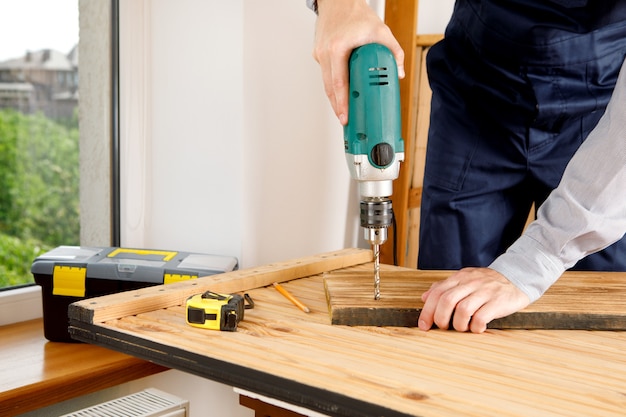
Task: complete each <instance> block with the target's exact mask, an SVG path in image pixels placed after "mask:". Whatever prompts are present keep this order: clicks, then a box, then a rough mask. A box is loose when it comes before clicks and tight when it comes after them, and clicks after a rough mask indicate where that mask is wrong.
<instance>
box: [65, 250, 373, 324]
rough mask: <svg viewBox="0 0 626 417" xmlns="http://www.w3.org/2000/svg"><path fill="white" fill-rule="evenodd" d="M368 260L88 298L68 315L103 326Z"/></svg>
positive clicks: (250, 271)
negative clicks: (209, 295) (200, 297)
mask: <svg viewBox="0 0 626 417" xmlns="http://www.w3.org/2000/svg"><path fill="white" fill-rule="evenodd" d="M371 260H372V252H371V251H370V250H365V249H356V248H353V249H343V250H340V251H335V252H329V253H325V254H320V255H314V256H308V257H304V258H299V259H294V260H291V261H286V262H278V263H273V264H269V265H264V266H259V267H254V268H246V269H241V270H237V271H232V272H227V273H224V274H218V275H211V276H207V277H202V278H198V279H195V280H189V281H183V282H177V283H174V284H168V285H158V286H154V287H148V288H142V289H139V290H134V291H127V292H123V293H119V294H113V295H107V296H103V297H95V298H89V299H85V300H82V301H79V302H76V303H74V304H71V305H70V307H69V312H68V315H69V318H70V319H71V320H78V321H83V322H86V323H96V322H103V321H107V320H113V319H117V318H120V317H124V316H127V315H129V314H139V313H143V312H147V311H152V310H157V309H160V308H167V307H172V306H176V305H180V304H182V303H183V302H184V300H185V299H186V298H187V297H189V296H191V295H194V294H199V293H202V292H205V291H208V290H211V291H215V292H223V293H235V292H240V291H247V290H249V289H252V288H258V287H264V286H266V285H271V284H272V283H273V282H284V281H289V280H292V279H296V278H302V277H308V276H311V275H316V274H320V273H322V272H327V271H332V270H335V269H340V268H346V267H349V266H353V265H358V264H362V263H365V262H370V261H371Z"/></svg>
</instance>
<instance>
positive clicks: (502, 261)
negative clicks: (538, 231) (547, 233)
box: [489, 235, 565, 303]
mask: <svg viewBox="0 0 626 417" xmlns="http://www.w3.org/2000/svg"><path fill="white" fill-rule="evenodd" d="M489 268H491V269H493V270H495V271H497V272H499V273H501V274H502V275H504V276H505V277H506V278H507V279H508V280H509V281H511V283H513V285H515V286H516V287H517V288H519V289H520V290H521V291H523V292H524V293H525V294H526V295H527V296H528V298H529V299H530V301H531V303H532V302H535V301H537V300H538V299H539V297H541V296H542V295H543V293H544V292H546V290H547V289H548V288H550V286H551V285H552V284H554V283H555V282H556V280H557V279H559V277H560V276H561V275H562V274H563V272H565V267H564V266H563V263H562V262H561V261H560V260H559V259H558V258H555V257H553V256H551V255H549V254H548V253H547V251H545V249H544V248H543V247H542V246H541V244H540V243H539V242H537V241H536V240H534V239H532V238H531V237H529V236H527V235H522V236H521V237H520V238H519V239H517V241H515V243H514V244H513V245H511V247H509V249H508V250H507V251H506V252H505V253H503V254H502V255H500V256H499V257H498V258H496V260H495V261H493V262H492V263H491V265H489Z"/></svg>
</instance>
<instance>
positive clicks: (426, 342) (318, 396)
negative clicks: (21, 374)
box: [70, 254, 626, 417]
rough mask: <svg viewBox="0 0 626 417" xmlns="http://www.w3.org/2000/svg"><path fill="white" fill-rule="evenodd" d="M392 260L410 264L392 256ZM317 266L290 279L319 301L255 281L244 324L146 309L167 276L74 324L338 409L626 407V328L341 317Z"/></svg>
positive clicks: (277, 270) (291, 399)
mask: <svg viewBox="0 0 626 417" xmlns="http://www.w3.org/2000/svg"><path fill="white" fill-rule="evenodd" d="M350 256H352V255H350ZM368 256H369V259H371V254H368ZM331 258H335V257H331ZM336 258H341V259H343V260H342V262H343V261H345V259H346V258H345V257H344V256H339V255H337V256H336ZM369 259H368V261H366V262H367V263H363V261H359V262H356V261H354V259H353V265H354V266H350V267H347V266H344V267H341V268H340V269H339V270H338V271H337V272H339V271H341V272H343V271H345V272H351V271H352V272H353V271H368V272H371V271H372V264H371V262H369ZM339 260H340V259H337V260H336V261H334V262H333V263H334V264H335V266H336V263H337V261H339ZM318 261H319V262H320V265H317V262H318ZM318 261H311V262H310V264H313V265H315V266H314V267H312V268H310V270H320V269H325V266H324V262H325V261H324V259H318ZM297 262H299V261H298V260H296V261H289V262H285V263H279V264H277V265H276V267H270V266H269V265H267V266H265V267H260V268H259V269H257V271H258V273H259V274H260V275H265V274H267V275H266V277H265V278H263V280H265V279H267V278H268V277H269V276H273V277H278V278H281V277H282V278H285V277H286V276H287V275H290V274H292V273H293V270H292V267H293V265H295V264H296V263H297ZM286 265H291V266H292V267H286ZM326 266H328V264H326ZM307 268H308V267H307ZM382 269H383V272H384V273H387V271H409V270H407V269H404V268H398V267H393V266H388V265H382ZM285 270H286V271H287V272H285V273H283V272H281V271H285ZM303 271H304V270H301V271H300V272H303ZM304 273H305V274H306V273H310V272H304ZM315 274H317V275H311V276H308V277H306V278H291V279H289V280H285V281H283V285H284V287H285V288H286V289H287V290H288V291H289V292H290V293H292V294H293V295H294V296H295V297H297V298H298V299H300V300H301V301H302V302H303V303H304V304H306V305H307V306H308V307H309V308H310V310H311V311H310V313H304V312H303V311H301V310H300V309H298V308H297V307H296V306H294V305H293V304H292V303H291V302H290V301H289V300H287V299H286V298H285V297H284V296H282V295H281V294H280V293H279V292H278V291H276V289H274V287H273V286H271V285H267V286H259V287H257V288H252V289H250V290H246V291H247V292H248V293H249V294H250V295H251V296H252V298H253V299H254V301H255V307H254V309H252V310H246V312H245V318H244V320H243V321H242V322H240V323H239V326H238V329H237V331H236V332H218V331H212V330H205V329H198V328H194V327H191V326H188V325H187V324H186V323H185V318H184V316H185V311H184V308H183V307H182V305H181V304H180V301H179V303H178V304H173V305H170V306H166V307H161V308H154V309H153V310H147V304H153V303H154V304H156V303H157V301H158V300H159V294H162V293H163V292H169V291H170V290H169V289H168V288H167V287H168V286H156V287H151V288H150V289H145V290H144V291H141V292H140V293H138V294H139V295H140V297H139V299H138V302H137V304H136V305H135V307H136V309H135V310H133V308H132V303H130V302H129V300H128V295H127V294H115V295H110V296H106V297H104V298H102V299H99V300H98V301H97V303H96V304H94V305H90V303H89V302H85V303H84V304H82V305H81V308H83V309H85V310H90V309H91V310H92V312H91V314H84V315H81V314H79V315H77V316H75V317H76V318H74V319H73V320H72V322H71V328H70V333H71V334H72V335H74V336H75V337H77V338H78V339H79V340H82V341H85V342H88V343H94V344H99V345H102V346H106V347H108V348H111V349H115V350H119V351H122V352H125V353H130V354H132V355H135V356H138V357H140V358H144V359H148V360H150V361H152V362H155V363H158V364H161V365H165V366H168V367H170V368H175V369H178V370H181V371H184V372H189V373H193V374H196V375H199V376H202V377H205V378H209V379H212V380H215V381H218V382H222V383H225V384H228V385H230V386H234V387H238V388H240V389H242V390H246V391H250V392H254V393H257V394H259V395H261V396H265V397H269V398H275V399H277V400H280V401H283V402H287V403H291V404H294V405H298V406H301V407H304V408H307V409H310V410H313V411H317V412H319V413H322V414H325V415H329V416H343V417H379V416H385V417H407V416H421V417H458V416H464V417H468V416H470V417H527V416H542V417H543V416H546V417H557V416H559V417H588V416H592V415H593V416H596V415H601V416H603V417H623V416H624V410H625V409H626V390H625V389H624V387H626V360H624V351H626V332H601V331H577V330H573V331H561V330H533V331H526V330H496V329H488V330H487V331H486V332H485V333H482V334H472V333H459V332H454V331H440V330H432V331H430V332H423V331H421V330H419V329H417V328H407V327H376V326H333V325H331V324H330V319H329V314H328V306H327V303H326V299H325V296H324V275H322V273H320V272H317V273H315ZM254 275H255V274H254V271H253V270H248V271H247V272H246V273H245V274H243V275H242V276H241V277H240V278H238V279H237V280H234V281H230V280H227V281H228V282H229V283H228V285H229V286H231V288H236V287H237V281H239V280H240V281H241V288H249V285H250V283H251V280H250V279H249V276H254ZM295 275H298V274H295ZM229 276H231V277H232V275H229ZM622 276H623V277H624V279H626V274H623V275H622ZM254 279H256V278H254ZM383 279H384V275H383ZM220 281H221V280H220ZM205 284H206V282H204V281H203V282H202V283H199V285H205ZM206 285H208V284H206ZM383 285H384V281H383ZM188 291H189V288H187V287H186V286H184V287H182V288H181V289H179V290H178V292H179V294H178V299H179V300H182V299H184V295H183V294H186V293H187V292H188ZM135 294H137V293H135ZM383 295H384V294H383ZM175 298H176V294H169V295H168V296H167V297H165V298H163V299H161V301H160V302H161V304H163V305H167V304H170V301H168V300H170V299H175ZM142 299H145V300H148V301H149V302H148V303H143V302H142ZM118 302H119V306H120V308H117V307H116V305H117V304H118ZM122 307H123V308H122ZM101 310H102V311H101ZM111 312H115V314H112V313H111ZM113 316H118V317H116V318H110V317H113ZM81 317H84V318H87V317H92V318H93V320H82V319H81ZM105 317H109V318H106V319H104V320H103V318H105Z"/></svg>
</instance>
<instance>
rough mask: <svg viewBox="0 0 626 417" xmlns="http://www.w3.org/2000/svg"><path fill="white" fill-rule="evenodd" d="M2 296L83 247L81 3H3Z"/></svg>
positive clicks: (51, 0)
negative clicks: (46, 261) (57, 257)
mask: <svg viewBox="0 0 626 417" xmlns="http://www.w3.org/2000/svg"><path fill="white" fill-rule="evenodd" d="M0 37H1V38H2V39H4V40H5V41H3V42H2V43H0V289H6V288H13V287H15V286H20V285H24V284H30V283H32V282H33V278H32V275H31V274H30V266H31V264H32V261H33V260H34V259H35V258H36V257H37V256H38V255H40V254H41V253H43V252H45V251H47V250H49V249H52V248H54V247H56V246H60V245H78V244H79V232H80V220H79V194H78V190H79V164H78V143H79V135H78V129H79V126H78V99H79V97H78V65H79V57H78V0H20V1H8V0H0Z"/></svg>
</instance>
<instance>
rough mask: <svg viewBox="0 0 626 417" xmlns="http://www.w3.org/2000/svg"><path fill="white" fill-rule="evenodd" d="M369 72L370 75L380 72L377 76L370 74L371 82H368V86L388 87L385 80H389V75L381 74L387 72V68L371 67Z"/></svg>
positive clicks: (387, 82)
mask: <svg viewBox="0 0 626 417" xmlns="http://www.w3.org/2000/svg"><path fill="white" fill-rule="evenodd" d="M369 71H370V73H373V72H374V71H381V72H379V73H378V74H370V76H369V77H370V79H371V80H372V81H370V85H389V81H387V80H386V78H389V75H387V73H386V72H382V71H387V67H371V68H369ZM383 78H385V80H382V79H383Z"/></svg>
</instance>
